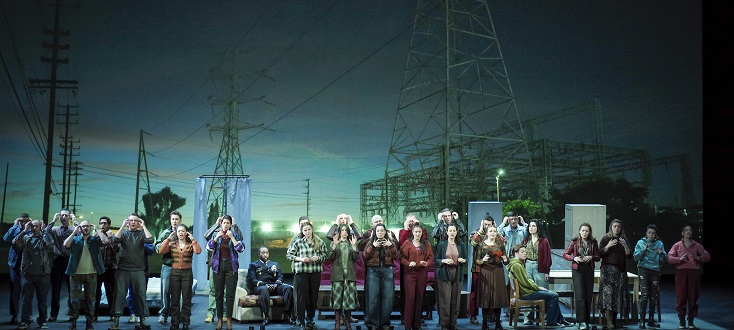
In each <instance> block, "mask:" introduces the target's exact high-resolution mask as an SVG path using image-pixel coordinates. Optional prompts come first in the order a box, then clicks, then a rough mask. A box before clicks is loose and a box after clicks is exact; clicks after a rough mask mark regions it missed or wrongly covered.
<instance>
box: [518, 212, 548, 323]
mask: <svg viewBox="0 0 734 330" xmlns="http://www.w3.org/2000/svg"><path fill="white" fill-rule="evenodd" d="M522 245H525V251H527V259H525V271H526V272H527V273H528V278H531V279H533V281H535V284H537V285H538V286H540V287H544V288H547V287H548V273H550V269H551V265H552V264H553V258H552V257H551V249H550V243H548V239H547V238H546V237H545V234H543V230H542V226H541V223H540V220H538V219H531V220H530V221H529V222H528V235H527V236H525V239H523V241H522ZM535 318H537V315H533V313H532V312H530V313H528V315H526V316H525V320H524V321H523V323H524V324H526V325H530V324H532V323H533V320H534V319H535Z"/></svg>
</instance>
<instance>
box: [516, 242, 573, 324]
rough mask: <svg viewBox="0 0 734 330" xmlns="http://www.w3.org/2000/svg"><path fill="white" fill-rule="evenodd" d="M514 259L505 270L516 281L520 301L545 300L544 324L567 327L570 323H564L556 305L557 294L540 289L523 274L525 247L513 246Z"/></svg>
mask: <svg viewBox="0 0 734 330" xmlns="http://www.w3.org/2000/svg"><path fill="white" fill-rule="evenodd" d="M512 252H513V254H514V257H512V259H510V263H509V264H508V265H507V270H508V272H509V273H510V277H511V278H515V279H517V283H518V286H519V287H518V288H515V290H518V291H519V292H520V299H523V300H541V299H542V300H545V308H546V310H545V323H546V325H548V326H569V325H571V323H569V322H568V321H566V320H565V319H564V318H563V314H561V306H560V305H559V304H558V293H555V292H554V291H549V290H548V289H546V288H543V287H540V286H538V285H537V284H535V282H534V281H533V279H531V278H528V273H527V272H525V266H524V262H525V259H527V252H526V250H525V245H514V246H513V247H512Z"/></svg>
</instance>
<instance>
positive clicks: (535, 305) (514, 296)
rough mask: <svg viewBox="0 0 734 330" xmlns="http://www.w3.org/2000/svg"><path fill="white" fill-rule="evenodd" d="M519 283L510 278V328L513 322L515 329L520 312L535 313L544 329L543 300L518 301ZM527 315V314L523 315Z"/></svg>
mask: <svg viewBox="0 0 734 330" xmlns="http://www.w3.org/2000/svg"><path fill="white" fill-rule="evenodd" d="M519 286H520V285H519V283H518V282H517V279H516V278H510V326H512V321H513V320H514V321H515V329H517V323H518V319H519V317H520V312H521V311H526V312H533V311H534V312H536V314H539V315H540V324H541V327H542V328H543V329H545V300H542V299H540V300H523V299H520V290H518V288H519ZM525 315H529V314H525Z"/></svg>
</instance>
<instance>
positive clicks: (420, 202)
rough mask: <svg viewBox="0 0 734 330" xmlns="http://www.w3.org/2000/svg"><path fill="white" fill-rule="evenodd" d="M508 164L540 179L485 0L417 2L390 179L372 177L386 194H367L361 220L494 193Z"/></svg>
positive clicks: (396, 218)
mask: <svg viewBox="0 0 734 330" xmlns="http://www.w3.org/2000/svg"><path fill="white" fill-rule="evenodd" d="M504 164H513V165H514V167H516V168H518V167H519V168H522V173H508V175H511V176H512V177H517V178H525V179H531V178H532V177H534V176H535V174H534V172H533V167H532V161H531V156H530V153H529V149H528V144H527V140H526V137H525V133H524V132H523V127H522V125H521V124H520V116H519V112H518V110H517V107H516V105H515V99H514V95H513V92H512V87H511V85H510V79H509V76H508V74H507V69H506V67H505V63H504V61H503V59H502V52H501V50H500V45H499V40H498V38H497V35H496V33H495V30H494V25H493V23H492V18H491V16H490V13H489V8H488V7H487V2H486V1H476V0H471V1H467V0H419V1H418V6H417V13H416V16H415V21H414V25H413V34H412V38H411V45H410V50H409V53H408V59H407V63H406V66H405V72H404V76H403V82H402V85H401V93H400V100H399V102H398V108H397V115H396V118H395V126H394V129H393V135H392V142H391V144H390V150H389V157H388V160H387V164H386V166H385V177H384V178H383V179H382V180H376V181H373V182H369V183H365V184H367V185H369V184H373V185H374V187H373V188H374V191H375V192H377V191H379V196H374V195H373V196H366V197H367V199H368V200H365V198H364V197H363V201H362V205H363V208H362V218H363V220H364V219H366V218H368V217H369V216H370V213H381V214H383V216H384V218H385V220H386V222H388V223H402V213H407V212H417V213H421V214H424V215H425V214H433V215H435V213H437V212H438V211H439V210H440V208H442V207H445V206H450V205H453V204H457V203H458V202H463V201H465V200H466V199H468V198H470V197H472V198H487V197H488V196H489V195H490V194H492V192H493V191H494V189H489V188H490V187H494V179H495V174H496V170H497V169H499V168H501V167H502V166H503V165H504ZM503 180H504V181H508V180H507V179H506V178H505V179H503ZM525 182H528V181H527V180H525ZM364 188H365V187H364V185H363V190H364ZM527 188H530V189H532V190H537V187H532V186H529V187H527Z"/></svg>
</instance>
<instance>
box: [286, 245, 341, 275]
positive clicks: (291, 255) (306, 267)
mask: <svg viewBox="0 0 734 330" xmlns="http://www.w3.org/2000/svg"><path fill="white" fill-rule="evenodd" d="M292 243H293V244H291V245H290V247H289V248H288V252H286V258H288V260H291V261H294V263H293V264H294V267H293V272H294V273H295V274H298V273H321V271H322V267H321V264H322V263H323V262H324V260H326V258H327V250H326V244H324V241H323V240H321V239H316V238H315V236H314V241H313V244H312V245H309V244H308V243H307V242H306V237H303V238H296V241H295V242H292ZM317 244H318V245H319V246H318V251H316V250H315V249H314V247H315V246H316V245H317ZM328 252H331V251H328ZM313 256H317V257H319V260H318V261H316V262H303V261H295V259H296V258H310V257H313Z"/></svg>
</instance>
